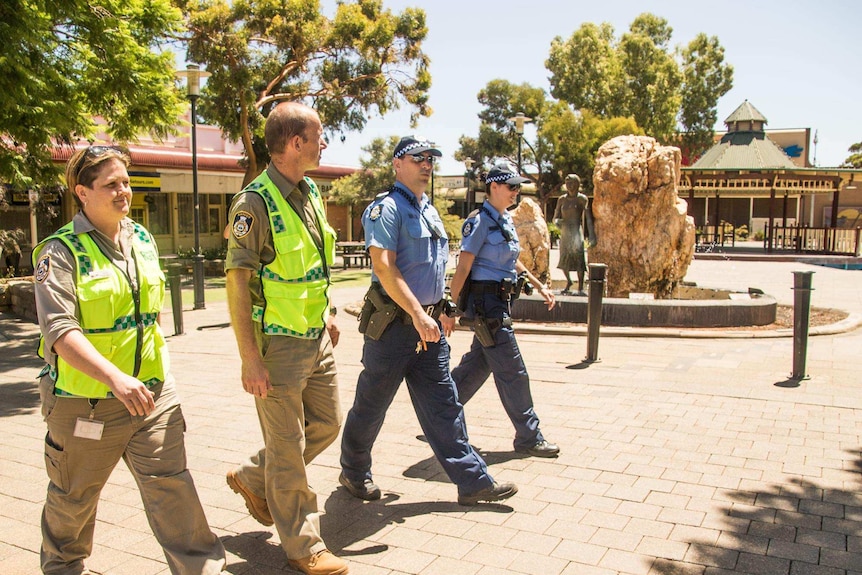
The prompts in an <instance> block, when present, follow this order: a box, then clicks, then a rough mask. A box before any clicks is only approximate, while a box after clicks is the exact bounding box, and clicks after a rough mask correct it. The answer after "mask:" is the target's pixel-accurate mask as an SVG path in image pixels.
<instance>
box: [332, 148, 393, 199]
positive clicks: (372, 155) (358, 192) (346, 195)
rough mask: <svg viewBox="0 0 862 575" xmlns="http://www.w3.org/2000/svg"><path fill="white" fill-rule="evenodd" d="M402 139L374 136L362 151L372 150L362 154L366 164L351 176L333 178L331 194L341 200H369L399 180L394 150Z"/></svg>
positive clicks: (361, 163)
mask: <svg viewBox="0 0 862 575" xmlns="http://www.w3.org/2000/svg"><path fill="white" fill-rule="evenodd" d="M398 140H399V137H398V136H389V137H388V138H374V139H373V140H371V143H369V144H368V145H367V146H363V148H362V151H363V152H365V153H366V154H368V157H363V158H360V160H359V163H360V165H361V166H362V167H361V168H360V169H359V170H357V171H356V172H354V173H352V174H350V175H349V176H344V177H343V178H338V179H337V180H335V181H334V182H332V190H331V191H330V195H331V196H332V198H333V199H334V200H335V202H336V203H337V204H339V205H342V206H344V205H349V206H354V205H356V204H367V203H368V202H370V201H371V200H372V199H374V196H376V195H377V194H379V193H380V192H382V191H383V190H386V189H387V188H389V186H391V185H392V184H393V183H394V182H395V168H394V167H393V166H392V150H394V149H395V145H396V144H398ZM363 207H364V206H363Z"/></svg>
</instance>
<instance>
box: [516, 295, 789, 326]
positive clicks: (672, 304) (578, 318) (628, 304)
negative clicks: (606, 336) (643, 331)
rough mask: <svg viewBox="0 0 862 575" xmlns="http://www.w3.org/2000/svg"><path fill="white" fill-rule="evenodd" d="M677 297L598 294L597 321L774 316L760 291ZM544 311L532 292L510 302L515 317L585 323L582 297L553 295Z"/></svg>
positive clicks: (745, 320)
mask: <svg viewBox="0 0 862 575" xmlns="http://www.w3.org/2000/svg"><path fill="white" fill-rule="evenodd" d="M680 291H681V294H680V295H681V298H680V299H665V300H648V299H624V298H603V299H602V325H607V326H627V327H739V326H756V325H769V324H771V323H773V322H774V321H775V314H776V308H777V302H776V301H775V298H774V297H772V296H770V295H765V294H752V295H750V296H749V294H748V293H739V294H738V295H734V296H733V299H731V294H732V293H735V292H729V291H726V290H710V289H704V288H697V287H692V286H685V287H684V288H681V290H680ZM556 298H557V305H556V306H555V307H554V309H552V310H550V311H548V308H547V306H546V305H545V302H544V300H542V298H541V297H539V296H537V295H535V294H534V295H532V296H524V295H522V296H521V297H520V298H519V299H518V300H516V301H515V303H514V305H513V306H512V318H513V319H515V320H522V321H523V320H528V321H540V322H543V323H553V322H569V323H587V301H588V297H587V296H569V295H558V296H556Z"/></svg>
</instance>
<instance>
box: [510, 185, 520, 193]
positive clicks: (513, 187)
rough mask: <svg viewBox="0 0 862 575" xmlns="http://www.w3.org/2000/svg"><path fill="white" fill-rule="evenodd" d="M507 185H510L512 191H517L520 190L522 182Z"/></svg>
mask: <svg viewBox="0 0 862 575" xmlns="http://www.w3.org/2000/svg"><path fill="white" fill-rule="evenodd" d="M506 185H507V186H509V191H512V192H517V191H518V190H520V189H521V184H506Z"/></svg>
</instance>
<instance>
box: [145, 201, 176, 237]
mask: <svg viewBox="0 0 862 575" xmlns="http://www.w3.org/2000/svg"><path fill="white" fill-rule="evenodd" d="M169 200H170V198H169V197H168V195H167V194H156V193H150V194H147V195H146V197H145V198H144V202H146V204H147V224H146V227H147V229H148V230H150V233H151V234H153V235H154V236H164V235H169V234H170V233H171V210H170V201H169Z"/></svg>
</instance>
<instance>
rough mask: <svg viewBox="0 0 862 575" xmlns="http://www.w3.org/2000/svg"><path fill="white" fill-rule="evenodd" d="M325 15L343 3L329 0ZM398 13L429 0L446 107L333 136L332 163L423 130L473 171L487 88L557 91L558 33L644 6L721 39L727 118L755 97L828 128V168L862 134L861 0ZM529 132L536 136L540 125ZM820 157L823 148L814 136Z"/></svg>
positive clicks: (493, 4)
mask: <svg viewBox="0 0 862 575" xmlns="http://www.w3.org/2000/svg"><path fill="white" fill-rule="evenodd" d="M322 5H323V6H324V10H325V11H329V12H330V13H331V11H332V10H333V8H332V7H333V6H334V2H333V1H332V0H323V2H322ZM384 5H385V6H386V7H387V8H389V9H391V10H392V11H394V12H400V11H401V10H403V9H404V8H405V7H407V6H418V7H421V8H423V9H424V10H425V12H426V14H427V17H428V30H429V32H428V37H427V39H426V41H425V44H424V50H425V53H426V54H428V56H429V57H430V58H431V76H432V78H433V84H432V87H431V92H430V105H431V107H432V108H433V110H434V114H433V115H432V116H431V117H430V118H422V119H421V120H420V123H419V125H418V127H417V128H415V129H411V128H410V126H409V113H408V112H407V111H406V110H402V111H398V112H395V113H390V114H388V115H387V116H386V117H385V118H382V119H381V118H379V117H371V118H370V119H369V122H368V125H367V126H366V128H365V129H364V130H363V131H362V132H361V133H359V132H351V133H349V134H347V140H346V141H345V142H343V143H342V142H339V141H337V138H336V139H335V141H333V142H332V143H331V144H330V147H329V149H327V150H326V151H325V152H324V156H323V162H324V163H326V164H339V165H348V166H357V165H358V163H359V158H360V157H361V156H362V155H363V152H362V147H363V146H365V145H367V144H368V143H369V142H370V141H371V140H372V139H373V138H375V137H380V136H383V137H387V136H391V135H404V134H410V133H415V134H418V135H422V136H426V137H427V138H429V139H431V140H432V141H434V142H436V143H437V145H438V146H439V147H440V149H441V151H442V152H443V160H442V165H441V170H440V173H442V174H461V173H463V172H464V165H463V164H461V163H459V162H457V161H456V160H455V159H454V158H453V157H452V156H453V153H454V152H455V150H456V149H457V146H458V138H459V137H460V136H461V135H463V134H468V135H475V134H476V133H477V130H478V126H479V120H478V117H477V114H478V113H479V111H480V106H479V104H478V102H477V101H476V94H478V92H479V90H481V89H482V88H483V87H484V86H485V85H486V84H487V83H488V81H490V80H492V79H495V78H501V79H504V80H508V81H510V82H513V83H522V82H528V83H530V84H532V85H534V86H539V87H542V88H544V89H545V90H546V91H549V90H550V86H549V84H548V76H549V73H548V71H547V69H546V68H545V60H546V59H547V57H548V52H549V50H550V46H551V41H552V40H553V39H554V37H556V36H561V37H563V38H566V39H567V38H568V37H569V36H571V34H572V33H573V32H574V31H575V30H577V29H578V28H579V27H580V25H581V24H582V23H584V22H595V23H601V22H608V23H610V24H611V25H612V26H613V27H614V29H615V30H616V33H617V36H619V35H620V34H622V33H623V32H625V31H626V30H628V27H629V25H630V24H631V22H632V20H634V18H635V17H636V16H637V15H638V14H641V13H642V12H652V13H653V14H656V15H658V16H661V17H663V18H665V19H667V20H668V22H669V24H670V26H671V27H672V28H673V37H672V39H671V44H672V45H674V46H676V45H682V44H687V43H688V42H689V41H690V40H691V39H692V38H694V36H695V35H696V34H697V33H699V32H704V33H706V34H708V35H710V36H718V38H719V41H720V42H721V44H722V46H724V48H725V61H726V62H728V63H730V64H732V65H733V67H734V82H733V84H734V87H733V89H732V90H731V91H730V92H728V93H727V94H725V95H724V96H723V97H722V98H721V99H720V100H719V102H718V119H719V125H718V126H717V127H716V128H717V129H719V130H722V129H724V123H723V120H724V119H725V118H726V117H727V116H728V115H730V113H731V112H733V110H734V109H735V108H736V107H737V106H738V105H739V104H741V103H742V102H743V101H744V100H746V99H748V100H749V101H750V102H751V103H752V104H753V105H754V106H755V107H756V108H757V109H758V110H760V112H761V113H762V114H763V115H764V116H766V119H767V120H768V122H769V123H768V126H767V128H772V129H777V128H811V131H812V132H811V133H812V138H813V134H814V130H817V131H818V136H819V137H818V142H819V143H818V146H817V149H816V160H817V165H818V166H836V165H838V164H840V163H841V162H842V161H843V160H844V159H845V158H846V157H847V156H848V155H849V153H848V152H847V148H848V147H849V146H850V145H851V144H853V143H855V142H859V141H862V113H860V98H862V74H860V68H859V65H860V61H862V58H860V56H862V42H860V40H859V37H858V23H859V21H860V17H862V3H857V2H853V1H852V0H844V1H840V0H820V1H818V2H801V1H799V0H785V1H783V2H779V1H775V0H756V1H752V0H748V1H739V0H726V1H725V2H718V3H714V2H701V1H697V0H688V1H677V0H665V1H658V0H653V1H651V2H643V1H636V0H621V1H614V0H606V1H600V2H588V3H585V2H578V1H577V0H532V1H529V2H527V1H517V0H460V1H455V0H433V1H431V0H425V1H412V2H411V1H407V0H384ZM527 137H528V138H529V137H530V133H529V131H528V132H527ZM810 145H811V146H812V150H811V154H810V155H811V156H812V157H813V156H814V148H813V146H814V144H813V143H811V144H810Z"/></svg>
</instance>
